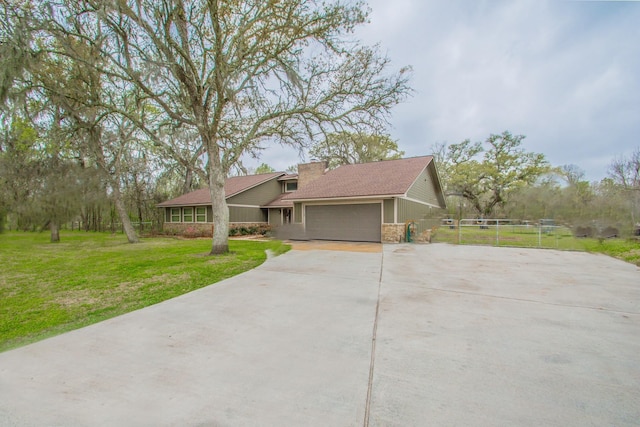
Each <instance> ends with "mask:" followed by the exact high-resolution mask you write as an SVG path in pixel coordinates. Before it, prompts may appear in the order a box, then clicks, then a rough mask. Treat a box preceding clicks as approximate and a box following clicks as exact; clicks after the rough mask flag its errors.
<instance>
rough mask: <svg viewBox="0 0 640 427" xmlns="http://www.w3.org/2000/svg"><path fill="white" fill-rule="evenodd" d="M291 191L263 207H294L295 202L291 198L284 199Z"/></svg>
mask: <svg viewBox="0 0 640 427" xmlns="http://www.w3.org/2000/svg"><path fill="white" fill-rule="evenodd" d="M289 194H291V193H283V194H281V195H279V196H278V197H276V198H275V199H273V200H272V201H270V202H269V203H267V204H266V205H263V206H261V207H263V208H290V207H293V202H292V201H291V200H283V199H284V198H285V197H287V196H288V195H289Z"/></svg>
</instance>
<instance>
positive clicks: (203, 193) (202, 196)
mask: <svg viewBox="0 0 640 427" xmlns="http://www.w3.org/2000/svg"><path fill="white" fill-rule="evenodd" d="M282 175H285V174H284V172H274V173H263V174H260V175H247V176H234V177H231V178H227V180H226V181H225V183H224V192H225V195H226V197H227V198H229V197H231V196H235V195H236V194H238V193H242V192H243V191H246V190H248V189H250V188H253V187H255V186H256V185H259V184H262V183H263V182H267V181H269V180H272V179H274V178H278V177H280V176H282ZM210 204H211V193H209V189H208V188H203V189H201V190H196V191H192V192H191V193H187V194H183V195H182V196H179V197H176V198H175V199H171V200H167V201H166V202H162V203H160V204H158V207H161V208H162V207H168V206H198V205H210Z"/></svg>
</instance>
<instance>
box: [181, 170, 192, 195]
mask: <svg viewBox="0 0 640 427" xmlns="http://www.w3.org/2000/svg"><path fill="white" fill-rule="evenodd" d="M192 186H193V171H192V170H191V168H190V167H188V166H187V171H186V173H185V175H184V182H183V184H182V194H187V193H188V192H190V191H191V187H192Z"/></svg>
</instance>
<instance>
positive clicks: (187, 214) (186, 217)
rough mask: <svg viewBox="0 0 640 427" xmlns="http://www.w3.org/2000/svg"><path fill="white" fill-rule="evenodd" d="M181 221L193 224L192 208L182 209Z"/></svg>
mask: <svg viewBox="0 0 640 427" xmlns="http://www.w3.org/2000/svg"><path fill="white" fill-rule="evenodd" d="M182 221H183V222H193V208H182Z"/></svg>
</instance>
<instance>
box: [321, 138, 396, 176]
mask: <svg viewBox="0 0 640 427" xmlns="http://www.w3.org/2000/svg"><path fill="white" fill-rule="evenodd" d="M309 155H310V156H311V157H313V158H316V159H318V160H324V161H326V162H328V164H329V167H330V168H335V167H338V166H340V165H349V164H354V163H368V162H375V161H379V160H392V159H399V158H401V157H402V156H403V155H404V151H400V149H399V148H398V143H397V142H396V141H394V140H392V139H391V138H390V137H389V136H388V135H372V134H362V133H351V132H339V133H332V134H329V135H327V137H326V138H325V140H324V141H322V142H319V143H317V144H315V145H314V146H313V147H311V149H310V150H309Z"/></svg>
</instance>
